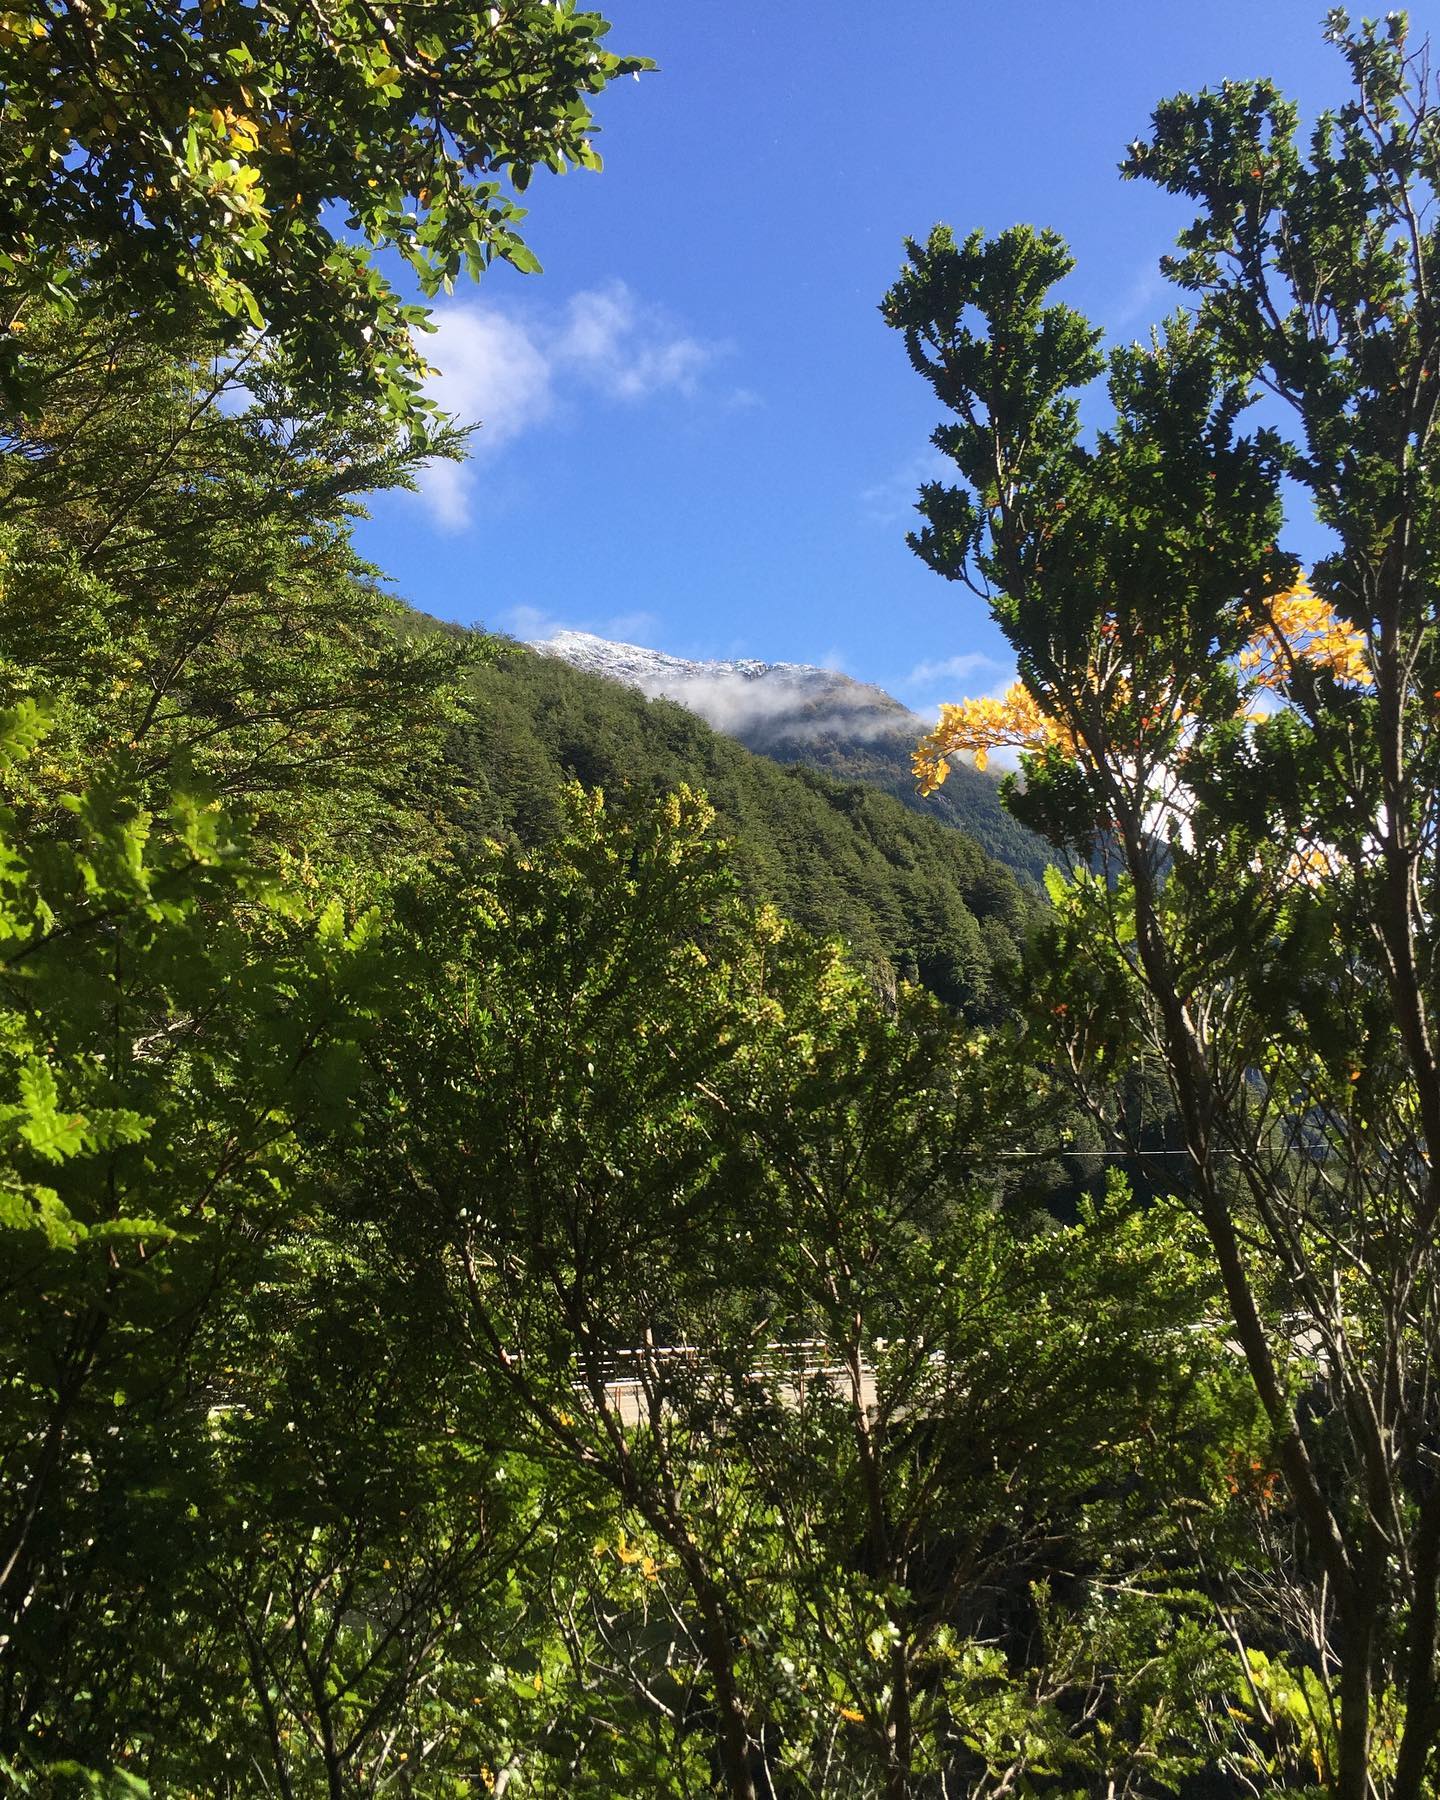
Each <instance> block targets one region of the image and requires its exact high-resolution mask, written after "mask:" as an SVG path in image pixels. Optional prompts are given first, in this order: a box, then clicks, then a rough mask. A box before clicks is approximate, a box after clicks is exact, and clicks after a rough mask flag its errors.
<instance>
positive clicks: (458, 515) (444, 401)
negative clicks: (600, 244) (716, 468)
mask: <svg viewBox="0 0 1440 1800" xmlns="http://www.w3.org/2000/svg"><path fill="white" fill-rule="evenodd" d="M433 318H434V322H435V327H436V329H435V331H434V333H433V334H432V335H431V336H430V338H429V339H428V341H427V343H426V345H425V359H426V361H427V362H429V363H430V364H431V365H432V366H433V367H434V368H436V369H437V370H438V371H439V373H438V374H437V375H435V376H434V377H432V379H431V380H430V382H429V383H428V384H427V391H428V392H429V393H430V395H431V396H432V397H433V398H434V399H435V400H436V401H438V402H439V404H440V405H441V406H442V407H443V408H444V409H445V411H446V412H448V413H451V414H453V415H454V416H455V417H456V418H457V419H458V420H459V421H460V422H461V423H462V424H466V425H471V424H474V425H478V426H479V429H478V430H477V431H476V432H475V434H474V436H473V437H472V438H471V440H470V462H469V464H468V465H466V464H456V463H442V462H436V463H432V464H431V465H430V467H429V468H428V469H427V470H426V471H425V473H424V474H423V475H422V477H421V480H420V492H421V496H422V498H423V499H424V501H425V502H426V504H427V505H428V507H429V508H430V511H431V513H432V514H433V516H434V518H435V520H436V522H437V523H438V524H440V525H441V526H442V527H444V528H445V529H447V530H460V529H463V528H464V526H465V525H467V524H468V523H469V520H470V515H471V510H472V500H473V493H474V474H473V468H474V465H475V464H476V463H481V462H485V461H487V460H488V459H490V458H491V457H493V456H494V454H495V453H496V452H497V451H498V450H501V449H503V448H504V447H505V445H507V444H509V443H511V442H513V441H514V439H516V438H517V437H519V436H521V434H522V433H524V432H527V431H532V430H534V429H535V427H537V426H539V425H542V424H544V423H545V422H546V421H547V420H548V419H550V418H551V417H552V416H554V415H555V414H557V413H558V412H559V411H560V410H561V400H562V397H564V398H566V399H568V398H569V397H571V396H573V395H574V394H575V393H576V392H577V391H580V390H587V389H588V390H589V391H590V392H592V393H596V394H599V395H601V396H603V397H604V398H606V399H610V400H619V401H623V402H627V403H632V404H638V403H640V402H643V401H646V400H649V399H652V398H654V397H655V396H656V395H659V394H663V393H667V392H669V393H676V394H679V395H681V396H682V397H684V398H687V399H690V398H693V397H694V396H695V395H696V393H697V392H698V388H699V381H700V377H701V375H702V374H703V372H704V371H705V370H706V369H707V368H708V367H709V366H710V364H711V363H713V362H714V360H715V359H716V357H717V356H719V355H721V354H722V353H723V350H724V348H725V347H724V346H723V345H720V344H711V343H705V342H703V341H702V340H700V339H699V338H696V337H691V336H688V335H687V334H685V333H684V332H681V331H679V330H677V329H676V328H675V327H674V325H673V324H672V323H671V322H670V320H669V319H668V318H667V317H666V315H665V314H664V313H663V312H662V311H661V310H660V309H659V308H657V307H653V306H649V305H647V304H646V303H644V302H643V301H641V300H640V299H639V298H638V297H637V296H636V295H635V294H634V292H633V291H632V290H631V289H630V288H629V287H627V286H626V284H625V283H624V282H623V281H612V282H609V283H607V284H606V285H605V286H603V287H598V288H591V289H587V290H585V291H584V292H582V293H578V294H575V295H573V296H572V297H571V299H570V302H569V304H568V305H567V306H566V307H565V309H564V311H563V312H562V313H561V314H560V315H559V317H558V318H556V317H555V316H554V315H550V316H548V317H547V316H546V315H543V314H532V315H526V316H523V317H522V316H519V315H517V314H515V313H512V312H505V311H502V310H500V309H499V308H497V307H491V306H485V305H480V304H473V305H469V304H457V305H450V306H441V307H437V308H436V309H435V312H434V314H433Z"/></svg>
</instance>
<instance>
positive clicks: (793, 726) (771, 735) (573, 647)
mask: <svg viewBox="0 0 1440 1800" xmlns="http://www.w3.org/2000/svg"><path fill="white" fill-rule="evenodd" d="M531 648H533V649H536V650H539V651H541V652H542V653H543V654H544V655H546V656H547V657H553V658H556V659H558V660H559V661H561V662H563V663H565V664H566V665H568V666H569V667H572V668H578V669H583V670H585V671H586V672H588V673H590V674H595V675H606V676H609V677H610V678H612V679H613V680H615V681H618V682H622V683H624V684H625V685H626V686H628V687H631V688H634V689H638V690H639V691H640V692H641V693H644V694H648V695H649V696H650V698H651V699H652V700H653V699H663V700H671V701H678V702H679V703H680V704H681V705H682V706H685V707H687V708H688V709H689V710H690V711H691V712H695V713H698V714H699V715H700V717H701V718H702V719H705V720H706V721H707V722H708V723H710V724H711V725H713V726H714V727H715V728H716V729H717V730H718V731H723V732H724V733H725V734H726V735H727V736H729V737H732V738H734V739H735V740H736V742H738V743H741V744H744V745H745V747H746V748H747V749H748V750H756V751H758V752H759V753H760V754H761V755H762V756H768V757H770V758H772V759H773V760H774V761H775V762H780V763H798V764H801V765H803V766H804V767H806V768H810V769H818V770H820V771H821V773H822V774H826V775H833V776H834V777H835V778H836V779H837V780H839V781H847V782H853V781H863V782H865V783H866V784H867V785H869V786H872V787H878V788H880V789H881V790H882V791H883V792H885V793H887V794H892V795H893V796H894V797H895V798H896V799H897V800H899V801H901V802H902V804H904V805H905V806H908V807H909V808H910V809H911V810H912V811H913V812H916V813H918V814H919V815H920V816H921V817H922V818H927V819H939V820H941V821H943V822H944V823H945V824H947V825H954V826H956V827H957V828H958V829H959V830H961V831H963V832H964V833H965V835H966V836H967V837H969V838H972V839H973V840H974V841H975V842H976V843H977V844H979V845H980V846H981V848H982V849H984V850H988V851H989V853H990V854H991V855H992V856H994V857H996V858H997V859H998V860H999V861H1000V862H1002V863H1004V864H1005V865H1006V866H1007V867H1008V868H1011V869H1014V870H1015V871H1016V872H1017V873H1019V874H1021V875H1023V876H1025V877H1027V878H1029V879H1031V880H1033V881H1034V882H1036V883H1037V884H1038V882H1039V881H1040V879H1041V877H1042V876H1043V875H1044V872H1045V869H1046V867H1047V866H1048V865H1049V864H1050V863H1051V862H1052V861H1053V860H1054V857H1053V852H1052V851H1051V850H1050V849H1049V847H1048V846H1047V845H1046V844H1045V842H1044V841H1043V840H1042V839H1041V838H1039V837H1037V836H1036V835H1035V833H1034V832H1032V831H1028V830H1026V828H1025V827H1024V826H1023V825H1021V824H1020V822H1019V821H1018V820H1017V819H1016V818H1015V817H1014V816H1013V815H1012V814H1011V813H1009V812H1008V811H1007V810H1006V808H1005V807H1004V805H1003V804H1002V802H1001V798H1000V786H999V783H998V782H997V781H996V779H995V778H994V776H993V775H987V774H984V773H982V772H981V771H980V770H979V769H975V768H968V767H965V766H964V765H963V764H962V765H959V766H957V767H956V768H955V769H954V770H953V771H952V773H951V777H950V780H949V781H948V782H946V784H945V785H944V786H943V787H941V788H938V789H932V790H931V791H930V792H928V793H921V791H920V788H919V785H918V783H917V781H916V778H915V770H914V757H915V745H916V743H917V741H918V740H919V739H920V738H922V737H923V736H924V735H925V731H926V728H927V724H928V721H926V720H924V719H922V718H920V717H919V715H918V714H916V713H913V712H911V711H910V710H909V708H908V707H905V706H902V705H901V704H900V702H899V701H898V700H896V699H895V698H894V696H893V695H891V694H887V693H886V692H885V691H884V690H883V689H882V688H877V687H872V686H869V685H867V684H866V683H864V682H859V681H855V680H853V679H852V678H851V677H850V676H848V675H843V674H840V673H839V672H838V671H836V670H833V669H821V668H816V667H815V666H813V665H811V664H805V663H799V664H797V663H765V662H757V661H754V660H750V659H746V660H743V661H728V662H727V661H711V662H695V661H692V660H690V659H688V658H685V657H676V656H667V655H665V654H663V653H661V652H659V651H655V650H648V649H646V648H645V647H644V646H643V645H640V644H622V643H615V642H612V641H609V640H607V639H605V638H600V637H596V636H594V635H593V634H592V633H590V632H584V631H561V632H558V633H556V634H554V635H553V636H552V637H550V638H548V639H546V640H544V641H543V642H537V643H536V644H534V645H532V646H531Z"/></svg>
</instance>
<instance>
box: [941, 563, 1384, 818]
mask: <svg viewBox="0 0 1440 1800" xmlns="http://www.w3.org/2000/svg"><path fill="white" fill-rule="evenodd" d="M1262 611H1263V615H1264V617H1263V622H1262V623H1261V624H1260V625H1259V627H1258V628H1257V629H1256V631H1255V633H1254V635H1253V636H1252V637H1251V639H1250V641H1249V642H1248V643H1247V644H1245V645H1244V646H1243V647H1242V648H1241V650H1240V651H1239V653H1238V655H1237V656H1236V657H1235V659H1234V666H1235V670H1236V673H1237V675H1238V676H1239V677H1240V694H1241V706H1240V712H1241V714H1242V715H1243V714H1246V713H1248V712H1250V711H1251V702H1253V700H1254V699H1255V698H1256V697H1257V696H1258V695H1260V694H1261V693H1270V694H1276V695H1280V696H1282V697H1283V695H1284V694H1285V691H1286V689H1287V687H1288V686H1289V683H1290V681H1291V679H1292V678H1293V676H1294V674H1295V672H1296V670H1297V669H1298V668H1299V667H1301V666H1302V665H1303V666H1306V667H1308V668H1311V669H1318V670H1323V671H1324V672H1325V673H1327V674H1328V675H1330V676H1331V677H1332V678H1333V679H1334V680H1336V681H1339V682H1342V683H1344V684H1346V685H1347V686H1358V687H1363V686H1366V685H1368V683H1369V680H1370V676H1369V666H1368V663H1367V660H1366V651H1365V640H1364V638H1363V636H1362V635H1361V634H1360V632H1358V631H1357V630H1356V629H1355V627H1354V626H1353V625H1348V624H1346V623H1345V621H1344V620H1342V619H1341V618H1340V617H1339V615H1338V614H1337V613H1336V611H1335V609H1334V608H1333V607H1332V606H1331V605H1330V603H1329V602H1328V601H1327V600H1324V599H1322V598H1321V597H1320V595H1319V594H1317V593H1316V592H1315V590H1314V589H1313V588H1312V587H1311V585H1310V583H1309V581H1308V580H1306V578H1305V577H1304V576H1303V575H1302V576H1301V577H1300V578H1299V579H1298V580H1296V582H1295V583H1294V584H1293V586H1291V587H1289V588H1286V589H1285V590H1284V591H1283V592H1282V593H1279V594H1276V595H1274V596H1273V597H1272V598H1271V599H1270V600H1268V601H1267V602H1266V603H1265V605H1264V607H1263V608H1262ZM1101 631H1102V634H1103V633H1104V631H1105V625H1104V624H1103V623H1102V626H1101ZM1100 685H1102V684H1101V683H1099V682H1098V681H1097V683H1096V686H1097V687H1099V686H1100ZM1110 685H1111V689H1112V691H1113V692H1114V693H1115V694H1116V696H1117V697H1118V698H1120V699H1122V700H1126V701H1128V700H1130V699H1132V698H1133V696H1132V695H1131V694H1130V692H1129V688H1128V685H1127V684H1126V683H1125V682H1124V680H1123V678H1122V679H1121V680H1119V681H1117V682H1113V683H1111V684H1110ZM1141 722H1142V725H1144V724H1147V723H1149V724H1156V725H1163V727H1164V728H1165V729H1167V730H1169V729H1173V728H1174V727H1175V726H1176V725H1177V724H1183V723H1184V718H1183V708H1182V707H1178V706H1176V705H1173V704H1172V705H1167V704H1166V703H1165V702H1163V701H1152V702H1151V709H1150V710H1149V711H1148V712H1145V713H1143V714H1142V719H1141ZM1051 748H1053V749H1056V750H1058V751H1059V752H1060V753H1061V754H1062V755H1063V756H1065V757H1067V758H1070V757H1075V756H1078V755H1079V754H1080V753H1081V745H1080V742H1079V739H1078V737H1077V735H1076V732H1075V730H1074V729H1073V728H1072V727H1071V726H1070V725H1069V724H1067V723H1066V722H1065V721H1064V720H1063V719H1061V718H1059V717H1058V716H1056V715H1055V714H1053V713H1051V712H1048V711H1047V710H1046V709H1045V708H1044V707H1042V706H1041V704H1040V702H1039V701H1038V700H1037V699H1036V698H1035V696H1034V694H1033V693H1032V692H1031V691H1030V689H1029V688H1028V687H1026V685H1025V684H1024V682H1022V681H1016V682H1013V683H1012V684H1011V685H1010V686H1009V687H1008V688H1007V689H1006V690H1005V692H1004V694H1002V695H1001V696H1000V697H999V698H998V699H994V698H990V699H978V700H962V701H960V702H959V703H958V704H956V705H946V706H942V707H941V708H940V720H939V723H938V724H937V725H936V727H935V729H934V731H932V732H931V733H930V734H929V736H928V737H926V738H924V739H922V741H921V743H920V745H919V747H918V748H917V750H916V752H915V757H914V766H915V777H916V780H917V781H918V782H919V784H920V791H921V792H922V793H924V794H931V793H934V791H935V789H936V788H938V787H939V786H940V785H941V783H942V782H943V781H944V780H945V778H946V776H947V775H948V774H949V773H950V764H949V761H948V759H949V758H950V757H952V756H963V755H968V756H970V757H971V758H972V759H973V761H974V764H975V767H976V768H977V769H983V768H984V767H985V766H986V764H987V763H988V761H989V758H990V752H991V751H992V750H999V749H1013V750H1020V751H1038V750H1046V749H1051Z"/></svg>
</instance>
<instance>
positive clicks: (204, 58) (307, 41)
mask: <svg viewBox="0 0 1440 1800" xmlns="http://www.w3.org/2000/svg"><path fill="white" fill-rule="evenodd" d="M607 30H608V26H607V25H606V22H605V20H604V19H602V18H600V17H599V15H598V14H596V13H592V12H584V11H579V10H577V9H576V7H575V5H574V4H573V0H565V3H564V4H557V5H554V6H551V5H547V4H545V3H544V0H505V3H504V4H501V5H497V6H488V7H486V6H478V5H474V4H472V3H471V0H420V3H419V4H407V5H404V6H396V7H394V8H393V10H391V9H387V8H386V7H383V6H376V5H372V4H370V3H369V0H314V3H312V4H309V5H301V4H290V3H289V0H183V3H182V4H178V5H165V6H157V5H155V4H153V0H112V3H111V4H107V5H105V6H92V5H88V4H86V3H85V0H21V3H20V4H18V5H17V6H15V7H13V8H11V9H9V10H7V11H6V12H5V13H3V14H0V93H3V95H4V102H5V104H4V117H3V122H0V221H3V222H0V378H3V379H4V382H5V384H6V386H7V387H8V389H9V390H10V392H11V393H12V395H14V394H19V395H22V396H23V394H24V392H25V387H26V382H27V379H28V373H29V371H28V370H27V367H26V358H25V354H24V352H25V332H26V325H27V313H28V311H29V310H30V309H31V308H32V307H33V306H34V305H35V304H36V303H37V302H42V303H43V302H59V303H60V304H61V305H63V306H66V307H68V308H71V309H77V308H78V309H79V310H80V311H82V312H83V311H84V310H85V309H86V308H87V307H88V305H89V304H90V303H91V301H92V299H93V298H95V297H97V296H98V297H99V298H101V299H102V300H104V299H106V298H107V297H113V296H114V295H115V294H116V293H117V292H123V293H124V295H125V297H126V300H127V303H129V304H131V305H133V306H135V307H137V308H139V309H141V310H142V311H143V312H145V313H147V314H149V315H150V316H151V317H152V318H153V319H154V320H155V321H156V322H157V323H161V324H162V325H165V326H173V325H174V324H175V323H176V322H177V321H178V322H179V323H181V324H182V325H189V324H192V323H194V322H195V321H196V320H205V321H209V322H210V323H211V324H213V325H214V326H215V327H216V328H217V329H219V330H220V331H221V332H222V333H225V334H226V335H227V336H228V338H229V341H231V342H232V343H234V342H239V341H240V340H241V339H242V338H243V337H244V335H245V334H247V333H249V332H251V331H263V332H265V333H266V334H267V335H268V336H269V337H270V338H271V339H272V341H274V342H275V343H277V344H279V345H282V346H283V347H284V349H285V351H286V353H287V356H288V358H289V362H290V367H291V371H292V376H293V379H294V383H295V387H296V390H297V392H298V393H299V394H301V395H303V396H305V397H307V398H308V399H309V400H310V401H312V402H320V403H323V402H327V401H331V400H335V399H343V397H344V396H345V394H346V392H347V389H348V390H352V391H353V389H354V388H356V387H357V386H358V387H359V388H361V389H363V390H364V391H365V392H366V394H367V396H368V397H369V398H370V400H371V401H372V403H374V404H377V405H378V406H379V407H380V408H381V410H383V411H386V412H389V413H391V414H394V415H399V416H405V415H410V416H413V415H414V413H415V411H416V405H417V396H418V392H419V387H420V383H421V380H422V379H423V376H424V372H425V365H424V360H423V358H422V356H421V355H420V351H419V348H418V347H417V344H416V341H415V337H414V332H415V330H416V329H417V328H418V327H421V326H422V325H423V322H424V318H425V309H424V308H423V307H420V306H414V305H410V304H407V303H406V302H405V301H403V300H402V299H401V297H400V295H399V294H398V293H397V292H396V290H395V288H394V287H393V286H392V285H391V283H390V281H389V279H388V278H387V277H386V275H385V274H384V273H383V272H382V269H381V268H380V267H379V266H378V265H377V262H376V252H377V251H379V250H381V249H386V248H388V249H392V250H395V251H398V252H399V253H400V255H401V256H402V257H404V259H405V260H406V261H407V262H408V263H409V264H410V265H411V267H412V268H413V269H414V270H415V272H416V274H417V275H418V276H419V278H420V281H421V283H422V286H423V287H424V289H425V291H426V292H427V293H434V292H435V291H436V290H437V289H438V288H439V287H440V286H441V285H442V284H448V283H451V282H453V281H454V280H455V278H456V277H457V276H458V275H459V274H461V273H462V272H466V273H469V274H471V275H478V274H479V273H480V272H481V271H482V270H483V269H484V268H485V267H486V266H488V265H489V264H490V263H491V262H492V261H493V260H495V259H496V258H499V259H501V260H504V261H506V262H509V263H511V264H513V265H514V266H515V267H517V268H519V269H522V270H527V271H530V270H537V269H538V268H539V266H540V265H539V263H538V261H537V260H536V258H535V254H534V252H533V251H532V250H530V249H529V247H528V246H527V245H526V244H525V242H524V240H523V239H522V237H521V236H520V233H519V229H518V227H519V223H520V221H521V220H522V219H523V218H524V216H525V210H524V208H523V207H522V206H521V205H520V204H519V201H518V198H517V196H518V195H519V194H520V193H521V192H523V191H524V189H525V188H526V187H527V186H528V185H529V180H530V176H531V173H532V172H533V170H534V169H536V168H539V167H546V168H550V169H552V170H555V171H557V172H559V171H563V170H565V169H566V168H570V167H585V168H598V167H599V165H600V159H599V156H598V154H597V152H596V150H595V148H594V144H593V142H592V140H593V137H594V134H595V132H596V130H597V126H596V123H595V120H594V119H593V117H592V115H591V113H590V110H589V105H588V101H589V98H590V97H591V96H592V95H594V94H597V93H599V92H600V91H601V90H602V89H603V88H604V87H605V86H606V85H607V84H608V83H609V82H611V81H613V80H614V79H615V78H616V77H617V76H618V75H621V74H625V73H638V72H639V71H640V70H642V69H645V68H648V67H650V64H649V63H648V62H646V61H645V60H644V59H643V58H636V57H629V58H626V57H619V56H615V55H612V54H611V53H610V52H609V51H607V50H606V49H605V48H604V45H603V42H602V40H603V38H604V35H605V33H606V31H607Z"/></svg>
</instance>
